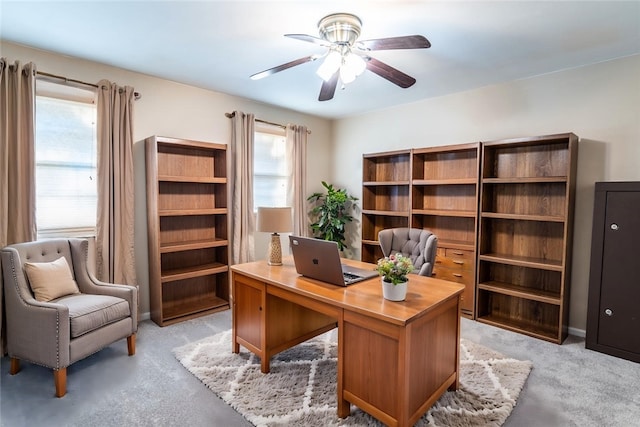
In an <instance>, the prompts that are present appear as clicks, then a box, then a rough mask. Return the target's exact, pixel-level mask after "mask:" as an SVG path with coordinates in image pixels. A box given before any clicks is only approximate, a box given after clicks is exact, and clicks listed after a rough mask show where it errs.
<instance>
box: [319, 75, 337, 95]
mask: <svg viewBox="0 0 640 427" xmlns="http://www.w3.org/2000/svg"><path fill="white" fill-rule="evenodd" d="M338 77H340V72H339V71H336V72H335V73H333V76H331V78H330V79H329V81H326V82H325V81H323V82H322V87H321V88H320V96H319V97H318V101H328V100H330V99H333V95H334V94H335V93H336V86H338Z"/></svg>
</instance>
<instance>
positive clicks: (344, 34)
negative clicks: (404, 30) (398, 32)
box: [251, 13, 431, 101]
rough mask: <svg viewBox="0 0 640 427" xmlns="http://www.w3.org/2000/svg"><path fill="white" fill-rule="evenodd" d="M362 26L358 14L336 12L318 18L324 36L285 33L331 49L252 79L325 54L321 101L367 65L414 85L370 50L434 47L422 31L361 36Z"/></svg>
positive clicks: (398, 82) (402, 83) (397, 81)
mask: <svg viewBox="0 0 640 427" xmlns="http://www.w3.org/2000/svg"><path fill="white" fill-rule="evenodd" d="M361 28H362V21H361V20H360V18H358V17H357V16H355V15H352V14H350V13H334V14H331V15H327V16H325V17H324V18H322V19H321V20H320V22H318V31H319V33H320V38H318V37H314V36H310V35H308V34H285V37H291V38H293V39H298V40H302V41H306V42H309V43H314V44H317V45H320V46H324V47H326V48H328V49H327V51H326V52H325V53H324V54H316V55H309V56H305V57H304V58H299V59H296V60H294V61H291V62H287V63H286V64H282V65H278V66H277V67H273V68H269V69H267V70H264V71H261V72H259V73H256V74H253V75H252V76H251V79H253V80H258V79H261V78H264V77H267V76H270V75H272V74H275V73H278V72H280V71H284V70H286V69H288V68H291V67H295V66H296V65H301V64H305V63H307V62H312V61H315V60H317V59H320V58H325V59H324V61H323V63H322V64H321V65H320V67H319V68H318V71H317V74H318V75H319V76H320V77H322V79H323V83H322V87H321V88H320V96H319V97H318V100H319V101H328V100H330V99H332V98H333V95H334V93H335V91H336V87H337V85H338V80H340V81H341V82H342V85H343V87H344V85H345V84H348V83H350V82H352V81H353V80H355V78H356V77H357V76H359V75H360V74H361V73H362V72H364V70H365V69H367V70H369V71H372V72H374V73H375V74H377V75H379V76H380V77H382V78H384V79H387V80H389V81H390V82H391V83H394V84H396V85H398V86H400V87H401V88H408V87H410V86H412V85H413V84H414V83H415V82H416V79H414V78H413V77H411V76H409V75H407V74H405V73H403V72H402V71H400V70H397V69H395V68H393V67H392V66H390V65H387V64H385V63H384V62H382V61H378V60H377V59H375V58H372V57H371V56H369V52H370V51H375V50H390V49H426V48H428V47H431V43H429V40H427V39H426V38H425V37H423V36H420V35H414V36H401V37H388V38H382V39H373V40H358V37H360V30H361Z"/></svg>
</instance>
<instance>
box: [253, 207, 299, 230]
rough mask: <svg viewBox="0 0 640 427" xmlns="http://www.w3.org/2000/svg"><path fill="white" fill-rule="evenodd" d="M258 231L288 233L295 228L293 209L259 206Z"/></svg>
mask: <svg viewBox="0 0 640 427" xmlns="http://www.w3.org/2000/svg"><path fill="white" fill-rule="evenodd" d="M256 228H257V230H258V231H263V232H267V233H287V232H290V231H292V230H293V219H292V209H291V208H290V207H284V208H267V207H259V208H258V225H257V227H256Z"/></svg>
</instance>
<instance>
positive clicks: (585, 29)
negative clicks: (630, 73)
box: [0, 0, 640, 118]
mask: <svg viewBox="0 0 640 427" xmlns="http://www.w3.org/2000/svg"><path fill="white" fill-rule="evenodd" d="M0 4H1V6H0V7H1V9H0V14H1V16H2V18H1V26H0V37H1V38H2V39H3V40H6V41H11V42H15V43H19V44H24V45H28V46H32V47H36V48H41V49H45V50H50V51H54V52H59V53H62V54H65V55H71V56H76V57H80V58H85V59H89V60H93V61H97V62H101V63H105V64H109V65H113V66H116V67H120V68H124V69H128V70H132V71H137V72H141V73H145V74H149V75H153V76H157V77H161V78H165V79H169V80H174V81H177V82H182V83H185V84H189V85H193V86H197V87H201V88H206V89H211V90H214V91H218V92H223V93H227V94H231V95H237V96H242V97H246V98H250V99H254V100H257V101H261V102H265V103H269V104H274V105H278V106H281V107H285V108H291V109H294V110H297V111H301V112H305V113H309V114H313V115H318V116H322V117H328V118H336V117H344V116H345V115H353V114H359V113H363V112H367V111H372V110H376V109H381V108H386V107H390V106H393V105H398V104H404V103H409V102H414V101H417V100H420V99H424V98H428V97H435V96H440V95H445V94H449V93H454V92H459V91H464V90H469V89H473V88H477V87H481V86H486V85H491V84H495V83H499V82H503V81H511V80H516V79H522V78H527V77H530V76H535V75H540V74H545V73H551V72H554V71H558V70H562V69H567V68H573V67H579V66H582V65H586V64H592V63H596V62H601V61H606V60H610V59H613V58H618V57H623V56H627V55H633V54H638V53H640V1H624V2H616V1H577V2H570V1H530V2H522V1H451V0H450V1H391V0H389V1H348V2H347V1H341V2H340V1H301V0H298V1H278V2H277V1H211V0H209V1H197V2H193V1H182V0H180V1H119V2H115V1H81V2H70V1H41V2H34V1H24V0H21V1H6V0H1V3H0ZM335 12H348V13H354V14H356V15H358V16H359V17H360V18H361V19H362V22H363V28H362V34H361V37H360V38H361V39H374V38H383V37H393V36H401V35H411V34H421V35H424V36H425V37H427V39H429V41H430V42H431V44H432V47H431V48H429V49H419V50H394V51H384V52H383V51H378V52H373V53H372V55H371V56H374V57H375V58H377V59H379V60H381V61H384V62H386V63H388V64H389V65H391V66H393V67H396V68H398V69H400V70H401V71H403V72H405V73H407V74H409V75H411V76H413V77H414V78H416V80H417V83H416V84H415V85H414V86H412V87H410V88H408V89H401V88H399V87H397V86H395V85H393V84H392V83H389V82H388V81H386V80H384V79H382V78H381V77H379V76H377V75H376V74H373V73H371V72H369V71H366V72H365V73H364V74H363V75H362V76H360V77H359V78H358V79H357V80H356V81H355V82H353V83H351V84H349V85H347V87H346V88H345V90H340V89H338V90H337V91H336V94H335V97H334V98H333V100H330V101H326V102H319V101H318V100H317V99H318V93H319V90H320V86H321V83H322V82H321V80H320V78H319V77H318V76H317V75H316V74H315V70H316V68H317V67H318V65H319V63H318V62H311V63H306V64H304V65H300V66H297V67H294V68H290V69H288V70H286V71H283V72H280V73H278V74H275V75H272V76H269V77H267V78H264V79H262V80H256V81H254V80H250V79H249V76H250V75H251V74H254V73H256V72H258V71H262V70H264V69H267V68H271V67H274V66H276V65H280V64H281V63H284V62H288V61H291V60H294V59H297V58H301V57H304V56H307V55H311V54H315V53H321V52H323V51H324V48H322V47H320V46H317V45H314V44H311V43H306V42H303V41H299V40H295V39H291V38H287V37H284V36H283V35H284V34H286V33H304V34H310V35H313V36H318V32H317V23H318V21H319V20H320V18H322V17H323V16H325V15H327V14H329V13H335ZM10 59H23V60H24V59H28V58H10ZM43 71H47V70H43ZM67 77H71V78H73V77H74V76H67ZM119 83H122V84H125V83H126V82H119Z"/></svg>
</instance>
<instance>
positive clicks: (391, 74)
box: [367, 58, 416, 89]
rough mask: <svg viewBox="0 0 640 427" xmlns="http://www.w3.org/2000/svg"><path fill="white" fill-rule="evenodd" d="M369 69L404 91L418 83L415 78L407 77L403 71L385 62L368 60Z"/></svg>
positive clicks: (373, 59)
mask: <svg viewBox="0 0 640 427" xmlns="http://www.w3.org/2000/svg"><path fill="white" fill-rule="evenodd" d="M367 69H368V70H369V71H372V72H374V73H376V74H377V75H379V76H380V77H382V78H384V79H387V80H389V81H390V82H391V83H394V84H396V85H398V86H400V87H401V88H404V89H406V88H408V87H410V86H413V84H414V83H415V82H416V79H414V78H413V77H411V76H409V75H406V74H405V73H403V72H402V71H400V70H397V69H395V68H393V67H392V66H390V65H387V64H385V63H384V62H381V61H378V60H377V59H375V58H368V60H367Z"/></svg>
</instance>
